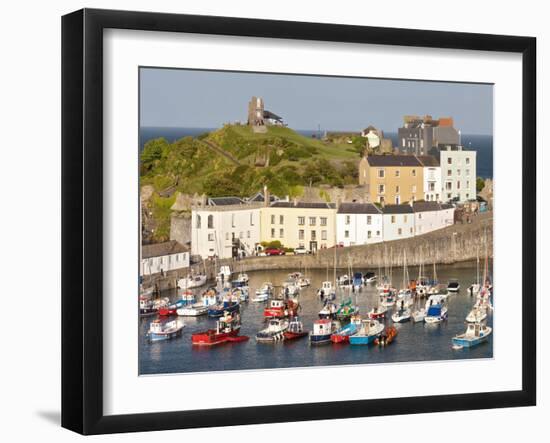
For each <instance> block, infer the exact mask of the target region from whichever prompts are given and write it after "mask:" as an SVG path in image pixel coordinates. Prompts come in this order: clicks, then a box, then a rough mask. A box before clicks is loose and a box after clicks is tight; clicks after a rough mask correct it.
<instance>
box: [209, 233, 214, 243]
mask: <svg viewBox="0 0 550 443" xmlns="http://www.w3.org/2000/svg"><path fill="white" fill-rule="evenodd" d="M208 241H214V233H213V232H211V233H210V234H208Z"/></svg>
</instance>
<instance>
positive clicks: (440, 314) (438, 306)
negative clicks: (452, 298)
mask: <svg viewBox="0 0 550 443" xmlns="http://www.w3.org/2000/svg"><path fill="white" fill-rule="evenodd" d="M447 317H448V313H447V307H446V306H445V297H444V296H442V295H432V296H430V298H429V299H428V301H427V302H426V316H425V317H424V321H425V322H426V323H428V324H437V323H441V322H442V321H443V320H446V319H447Z"/></svg>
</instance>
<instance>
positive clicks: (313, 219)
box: [309, 217, 317, 226]
mask: <svg viewBox="0 0 550 443" xmlns="http://www.w3.org/2000/svg"><path fill="white" fill-rule="evenodd" d="M315 223H317V217H309V226H315Z"/></svg>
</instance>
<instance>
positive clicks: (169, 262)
mask: <svg viewBox="0 0 550 443" xmlns="http://www.w3.org/2000/svg"><path fill="white" fill-rule="evenodd" d="M171 263H172V256H171V255H169V256H168V264H171Z"/></svg>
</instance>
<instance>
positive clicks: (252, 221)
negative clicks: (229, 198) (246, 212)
mask: <svg viewBox="0 0 550 443" xmlns="http://www.w3.org/2000/svg"><path fill="white" fill-rule="evenodd" d="M250 226H254V214H253V213H252V212H251V213H250Z"/></svg>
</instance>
